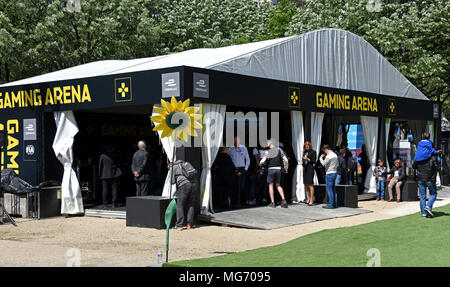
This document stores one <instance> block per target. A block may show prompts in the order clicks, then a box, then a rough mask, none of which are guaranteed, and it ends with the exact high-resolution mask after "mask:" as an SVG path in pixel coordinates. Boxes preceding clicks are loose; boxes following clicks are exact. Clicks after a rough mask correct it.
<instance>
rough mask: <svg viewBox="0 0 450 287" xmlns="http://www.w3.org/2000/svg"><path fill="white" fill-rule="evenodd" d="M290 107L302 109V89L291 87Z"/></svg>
mask: <svg viewBox="0 0 450 287" xmlns="http://www.w3.org/2000/svg"><path fill="white" fill-rule="evenodd" d="M288 91H289V92H288V97H289V107H291V108H300V88H294V87H289V89H288Z"/></svg>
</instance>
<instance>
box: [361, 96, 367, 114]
mask: <svg viewBox="0 0 450 287" xmlns="http://www.w3.org/2000/svg"><path fill="white" fill-rule="evenodd" d="M361 101H362V107H363V111H367V98H366V97H363V98H362V99H361Z"/></svg>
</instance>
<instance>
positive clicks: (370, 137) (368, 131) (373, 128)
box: [361, 116, 378, 193]
mask: <svg viewBox="0 0 450 287" xmlns="http://www.w3.org/2000/svg"><path fill="white" fill-rule="evenodd" d="M361 125H362V128H363V134H364V143H365V144H366V151H367V157H368V158H369V162H370V168H369V170H368V171H367V176H366V179H365V181H364V187H365V189H364V192H370V193H376V183H375V177H374V176H373V171H374V168H375V165H376V162H377V138H378V118H376V117H366V116H361Z"/></svg>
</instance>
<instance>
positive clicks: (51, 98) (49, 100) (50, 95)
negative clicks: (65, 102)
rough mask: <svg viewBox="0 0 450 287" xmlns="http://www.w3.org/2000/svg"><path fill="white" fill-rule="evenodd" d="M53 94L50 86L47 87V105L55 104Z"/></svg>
mask: <svg viewBox="0 0 450 287" xmlns="http://www.w3.org/2000/svg"><path fill="white" fill-rule="evenodd" d="M53 104H54V103H53V95H52V91H51V90H50V88H47V95H46V96H45V105H46V106H47V105H53Z"/></svg>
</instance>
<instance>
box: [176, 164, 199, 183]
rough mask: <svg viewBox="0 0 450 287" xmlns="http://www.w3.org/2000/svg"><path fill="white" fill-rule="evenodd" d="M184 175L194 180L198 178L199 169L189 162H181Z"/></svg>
mask: <svg viewBox="0 0 450 287" xmlns="http://www.w3.org/2000/svg"><path fill="white" fill-rule="evenodd" d="M180 166H181V172H182V173H183V176H184V177H185V178H187V179H188V180H189V181H191V182H193V181H195V180H196V179H197V175H198V171H197V170H196V169H195V168H194V167H193V166H192V165H191V164H190V163H188V162H186V161H185V162H182V163H180Z"/></svg>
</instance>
